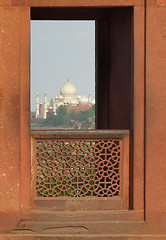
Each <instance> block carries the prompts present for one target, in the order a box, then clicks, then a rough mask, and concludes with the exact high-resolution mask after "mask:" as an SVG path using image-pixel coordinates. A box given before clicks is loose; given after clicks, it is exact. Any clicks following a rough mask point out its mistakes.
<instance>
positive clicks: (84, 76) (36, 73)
mask: <svg viewBox="0 0 166 240" xmlns="http://www.w3.org/2000/svg"><path fill="white" fill-rule="evenodd" d="M67 78H69V80H70V82H71V83H72V84H73V85H75V87H76V88H77V94H79V95H82V94H85V95H86V96H88V93H89V92H91V93H92V97H94V92H95V23H94V21H31V109H32V110H33V111H34V110H35V107H36V106H35V105H36V93H37V92H38V93H39V98H40V102H43V99H44V97H43V95H44V92H45V91H46V92H47V96H48V100H50V99H51V98H53V97H54V96H56V95H59V91H60V88H61V87H62V86H63V84H65V82H66V81H67Z"/></svg>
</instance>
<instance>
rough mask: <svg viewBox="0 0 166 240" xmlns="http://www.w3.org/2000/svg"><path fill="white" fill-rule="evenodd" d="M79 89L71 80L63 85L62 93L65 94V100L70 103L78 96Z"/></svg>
mask: <svg viewBox="0 0 166 240" xmlns="http://www.w3.org/2000/svg"><path fill="white" fill-rule="evenodd" d="M76 93H77V90H76V88H75V87H74V85H73V84H71V83H70V82H69V80H68V81H67V82H66V83H65V84H64V85H63V86H62V87H61V90H60V94H61V95H62V96H63V99H64V102H66V103H70V102H71V101H72V100H73V99H74V98H76Z"/></svg>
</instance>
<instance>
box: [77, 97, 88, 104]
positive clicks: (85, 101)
mask: <svg viewBox="0 0 166 240" xmlns="http://www.w3.org/2000/svg"><path fill="white" fill-rule="evenodd" d="M79 103H80V104H81V105H86V104H88V98H87V97H86V96H85V95H83V96H82V97H81V98H80V99H79Z"/></svg>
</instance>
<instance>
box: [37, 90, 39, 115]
mask: <svg viewBox="0 0 166 240" xmlns="http://www.w3.org/2000/svg"><path fill="white" fill-rule="evenodd" d="M38 116H39V93H36V118H37V117H38Z"/></svg>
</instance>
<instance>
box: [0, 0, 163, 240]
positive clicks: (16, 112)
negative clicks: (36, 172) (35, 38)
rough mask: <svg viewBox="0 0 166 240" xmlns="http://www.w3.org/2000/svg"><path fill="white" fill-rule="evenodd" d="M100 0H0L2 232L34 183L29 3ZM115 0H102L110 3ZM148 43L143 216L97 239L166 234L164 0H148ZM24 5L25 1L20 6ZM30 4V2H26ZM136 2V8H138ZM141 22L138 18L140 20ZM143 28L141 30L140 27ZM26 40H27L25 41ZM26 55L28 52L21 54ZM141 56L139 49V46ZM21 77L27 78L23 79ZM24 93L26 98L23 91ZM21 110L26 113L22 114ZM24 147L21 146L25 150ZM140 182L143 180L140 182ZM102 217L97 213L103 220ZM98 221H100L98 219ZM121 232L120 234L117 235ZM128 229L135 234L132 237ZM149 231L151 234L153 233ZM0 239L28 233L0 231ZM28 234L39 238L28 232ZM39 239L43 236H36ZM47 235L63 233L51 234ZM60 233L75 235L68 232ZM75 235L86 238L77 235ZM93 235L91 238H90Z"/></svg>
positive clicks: (24, 206) (16, 216) (17, 213)
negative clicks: (16, 233)
mask: <svg viewBox="0 0 166 240" xmlns="http://www.w3.org/2000/svg"><path fill="white" fill-rule="evenodd" d="M99 2H100V0H98V1H92V0H91V1H85V0H84V1H81V0H78V1H74V0H73V1H67V0H66V1H65V0H62V1H58V0H57V1H54V0H48V1H47V0H42V1H41V0H40V1H39V0H1V1H0V114H1V115H0V145H1V150H0V151H1V156H0V233H6V232H10V231H11V230H12V229H13V228H14V227H15V226H16V225H17V223H18V222H19V219H20V212H21V209H23V210H24V211H25V210H28V206H29V200H27V199H28V198H27V197H26V196H28V195H29V194H30V188H28V187H27V188H26V190H25V189H24V188H23V190H22V192H21V191H20V189H21V185H26V184H27V182H28V181H30V176H29V174H28V173H27V171H26V169H28V168H29V166H30V163H28V161H27V166H26V167H25V168H24V169H23V173H22V176H24V177H23V178H21V173H20V169H21V166H22V161H24V159H25V158H26V157H27V158H29V154H30V146H29V143H28V139H29V132H28V128H29V115H28V114H29V113H28V111H29V104H27V102H28V101H29V93H28V92H27V91H26V90H27V88H28V89H29V80H28V79H29V75H28V72H29V35H28V29H29V23H28V19H29V9H28V6H32V5H33V6H37V5H42V4H45V5H47V4H46V3H49V5H58V4H60V5H62V6H63V4H64V5H70V4H71V5H74V6H76V5H77V6H78V5H79V4H82V5H86V4H89V5H90V6H92V5H95V4H98V3H99ZM110 2H112V1H111V0H105V1H101V5H102V6H106V7H107V6H109V4H110ZM146 2H147V5H146V25H145V27H146V35H145V37H146V38H145V40H146V42H145V43H146V45H145V56H146V65H145V87H146V92H145V97H146V99H145V100H146V101H145V106H146V107H145V122H146V125H145V126H146V128H145V140H146V141H145V149H146V151H145V172H144V173H145V195H144V196H145V221H143V222H142V223H141V225H139V224H138V223H137V222H127V223H126V224H125V225H123V222H119V223H117V224H118V226H117V225H116V227H117V233H116V234H115V235H112V236H114V237H115V236H116V237H115V238H114V237H111V235H110V236H107V234H108V233H109V232H110V231H111V230H113V229H112V226H114V225H113V223H108V222H107V223H106V224H104V225H101V226H100V229H101V232H102V231H103V232H104V231H105V230H107V232H106V235H103V237H100V236H99V235H93V239H128V240H129V239H130V240H131V239H143V240H144V239H155V240H157V239H161V237H162V239H166V146H165V141H166V130H165V126H166V113H165V111H166V101H165V99H166V0H147V1H146ZM113 4H114V5H130V4H136V6H138V8H139V6H140V8H141V7H143V5H142V4H143V0H142V1H141V0H140V1H139V0H136V1H134V0H131V1H128V0H126V1H123V0H115V1H114V3H113ZM20 6H21V7H20ZM23 6H26V7H23ZM138 8H137V9H138ZM137 24H138V25H139V22H137ZM138 34H139V31H138ZM22 42H24V43H25V44H24V45H22ZM22 56H24V57H22ZM135 58H136V60H137V52H136V51H135ZM21 79H23V82H24V84H23V85H22V84H21ZM24 94H25V95H26V96H25V97H24V98H23V99H24V101H22V100H21V99H22V95H24ZM22 111H23V112H24V114H22ZM21 149H22V150H21ZM136 184H139V183H136ZM99 220H100V219H97V221H99ZM95 224H96V223H95ZM103 229H104V230H103ZM118 233H120V234H121V236H119V235H118ZM129 235H130V236H131V235H132V237H129ZM150 235H151V236H150ZM0 239H25V236H24V237H20V238H17V237H16V236H15V237H14V236H13V237H12V236H11V235H10V236H7V235H6V236H4V235H1V236H0ZM29 239H37V238H35V237H33V238H32V237H29ZM38 239H40V237H38ZM47 239H48V238H47ZM49 239H60V238H58V237H55V236H54V237H51V236H50V237H49ZM61 239H71V238H70V237H69V236H66V237H63V238H61ZM72 239H88V237H87V236H86V237H84V236H81V237H78V236H77V237H75V238H74V237H73V238H72ZM91 239H92V238H91Z"/></svg>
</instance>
